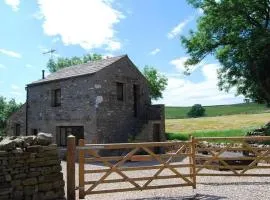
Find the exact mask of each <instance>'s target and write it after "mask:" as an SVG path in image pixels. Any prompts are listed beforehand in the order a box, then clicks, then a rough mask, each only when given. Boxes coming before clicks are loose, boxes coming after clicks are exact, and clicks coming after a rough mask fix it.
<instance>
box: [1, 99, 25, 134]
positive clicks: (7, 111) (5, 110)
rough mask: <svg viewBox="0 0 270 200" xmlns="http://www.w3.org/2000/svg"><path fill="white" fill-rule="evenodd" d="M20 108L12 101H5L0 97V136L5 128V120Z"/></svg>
mask: <svg viewBox="0 0 270 200" xmlns="http://www.w3.org/2000/svg"><path fill="white" fill-rule="evenodd" d="M20 107H21V104H18V103H16V101H15V100H14V99H11V100H10V101H7V100H6V98H4V97H3V96H0V135H1V134H3V131H4V129H5V128H6V123H7V119H8V118H9V117H10V115H11V114H12V113H14V112H16V111H17V110H18V109H19V108H20Z"/></svg>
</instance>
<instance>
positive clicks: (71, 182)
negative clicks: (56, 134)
mask: <svg viewBox="0 0 270 200" xmlns="http://www.w3.org/2000/svg"><path fill="white" fill-rule="evenodd" d="M75 154H76V143H75V136H73V135H69V136H68V138H67V200H75V199H76V195H75Z"/></svg>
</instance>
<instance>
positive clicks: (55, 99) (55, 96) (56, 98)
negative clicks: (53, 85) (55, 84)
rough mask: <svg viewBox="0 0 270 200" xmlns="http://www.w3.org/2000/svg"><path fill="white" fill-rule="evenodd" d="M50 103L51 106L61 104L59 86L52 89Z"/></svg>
mask: <svg viewBox="0 0 270 200" xmlns="http://www.w3.org/2000/svg"><path fill="white" fill-rule="evenodd" d="M51 104H52V107H59V106H61V89H60V88H58V89H54V90H52V97H51Z"/></svg>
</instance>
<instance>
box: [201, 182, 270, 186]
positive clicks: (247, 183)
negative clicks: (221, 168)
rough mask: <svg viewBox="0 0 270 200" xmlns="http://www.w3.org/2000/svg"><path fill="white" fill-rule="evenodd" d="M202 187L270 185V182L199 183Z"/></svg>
mask: <svg viewBox="0 0 270 200" xmlns="http://www.w3.org/2000/svg"><path fill="white" fill-rule="evenodd" d="M198 184H200V185H212V186H222V185H270V182H231V183H198Z"/></svg>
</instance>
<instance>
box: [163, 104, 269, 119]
mask: <svg viewBox="0 0 270 200" xmlns="http://www.w3.org/2000/svg"><path fill="white" fill-rule="evenodd" d="M204 108H205V110H206V111H205V112H206V116H207V117H214V116H224V115H235V114H252V113H253V114H254V113H264V112H270V109H269V108H266V107H265V105H261V104H256V103H243V104H233V105H218V106H204ZM189 110H190V107H166V108H165V115H166V119H182V118H187V116H186V114H187V112H188V111H189Z"/></svg>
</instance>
